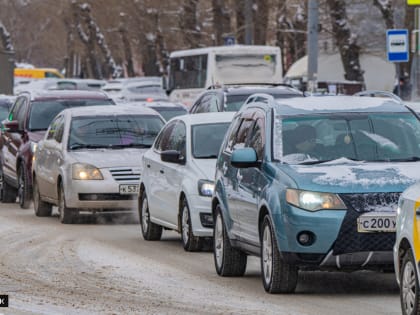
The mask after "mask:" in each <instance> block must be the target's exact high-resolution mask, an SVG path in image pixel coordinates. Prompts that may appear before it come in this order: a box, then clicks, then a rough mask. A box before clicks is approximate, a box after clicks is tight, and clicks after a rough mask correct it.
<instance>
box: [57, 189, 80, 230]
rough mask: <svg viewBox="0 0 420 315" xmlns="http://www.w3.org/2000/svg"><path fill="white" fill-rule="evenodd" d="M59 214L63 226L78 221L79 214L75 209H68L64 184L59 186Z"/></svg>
mask: <svg viewBox="0 0 420 315" xmlns="http://www.w3.org/2000/svg"><path fill="white" fill-rule="evenodd" d="M58 213H59V219H60V222H61V223H63V224H72V223H74V222H75V221H76V218H77V212H76V211H75V210H73V209H70V208H67V206H66V197H65V193H64V186H63V183H60V184H59V193H58Z"/></svg>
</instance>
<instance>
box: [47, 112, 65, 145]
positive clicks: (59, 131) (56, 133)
mask: <svg viewBox="0 0 420 315" xmlns="http://www.w3.org/2000/svg"><path fill="white" fill-rule="evenodd" d="M63 132H64V117H63V116H61V115H60V116H58V117H57V118H56V119H54V121H53V122H51V125H50V128H49V129H48V133H47V139H55V141H57V142H58V143H61V141H62V140H63Z"/></svg>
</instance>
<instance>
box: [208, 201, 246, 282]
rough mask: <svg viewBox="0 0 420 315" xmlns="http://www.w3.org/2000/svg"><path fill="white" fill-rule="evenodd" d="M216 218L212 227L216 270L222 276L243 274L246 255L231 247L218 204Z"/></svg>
mask: <svg viewBox="0 0 420 315" xmlns="http://www.w3.org/2000/svg"><path fill="white" fill-rule="evenodd" d="M215 214H216V220H215V224H214V229H213V239H214V242H213V258H214V265H215V267H216V272H217V274H218V275H219V276H223V277H240V276H243V275H244V274H245V271H246V264H247V259H248V257H247V255H246V254H245V253H244V252H242V251H241V250H239V249H236V248H234V247H232V245H231V244H230V241H229V238H228V234H227V231H226V228H225V224H224V222H223V217H222V211H221V210H220V206H219V205H217V208H216V213H215Z"/></svg>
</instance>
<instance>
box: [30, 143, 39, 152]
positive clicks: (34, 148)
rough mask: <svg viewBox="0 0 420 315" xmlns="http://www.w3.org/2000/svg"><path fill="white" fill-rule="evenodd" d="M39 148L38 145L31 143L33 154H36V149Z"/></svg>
mask: <svg viewBox="0 0 420 315" xmlns="http://www.w3.org/2000/svg"><path fill="white" fill-rule="evenodd" d="M37 147H38V143H36V142H32V141H31V152H32V154H35V151H36V148H37Z"/></svg>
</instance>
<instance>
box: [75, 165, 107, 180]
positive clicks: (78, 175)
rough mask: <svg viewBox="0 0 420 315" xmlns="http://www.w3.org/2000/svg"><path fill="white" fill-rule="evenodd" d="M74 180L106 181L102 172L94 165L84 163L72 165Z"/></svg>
mask: <svg viewBox="0 0 420 315" xmlns="http://www.w3.org/2000/svg"><path fill="white" fill-rule="evenodd" d="M72 178H73V179H81V180H87V179H95V180H100V179H104V178H103V176H102V173H101V171H100V170H99V169H98V168H96V167H95V166H93V165H90V164H84V163H75V164H73V165H72Z"/></svg>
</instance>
